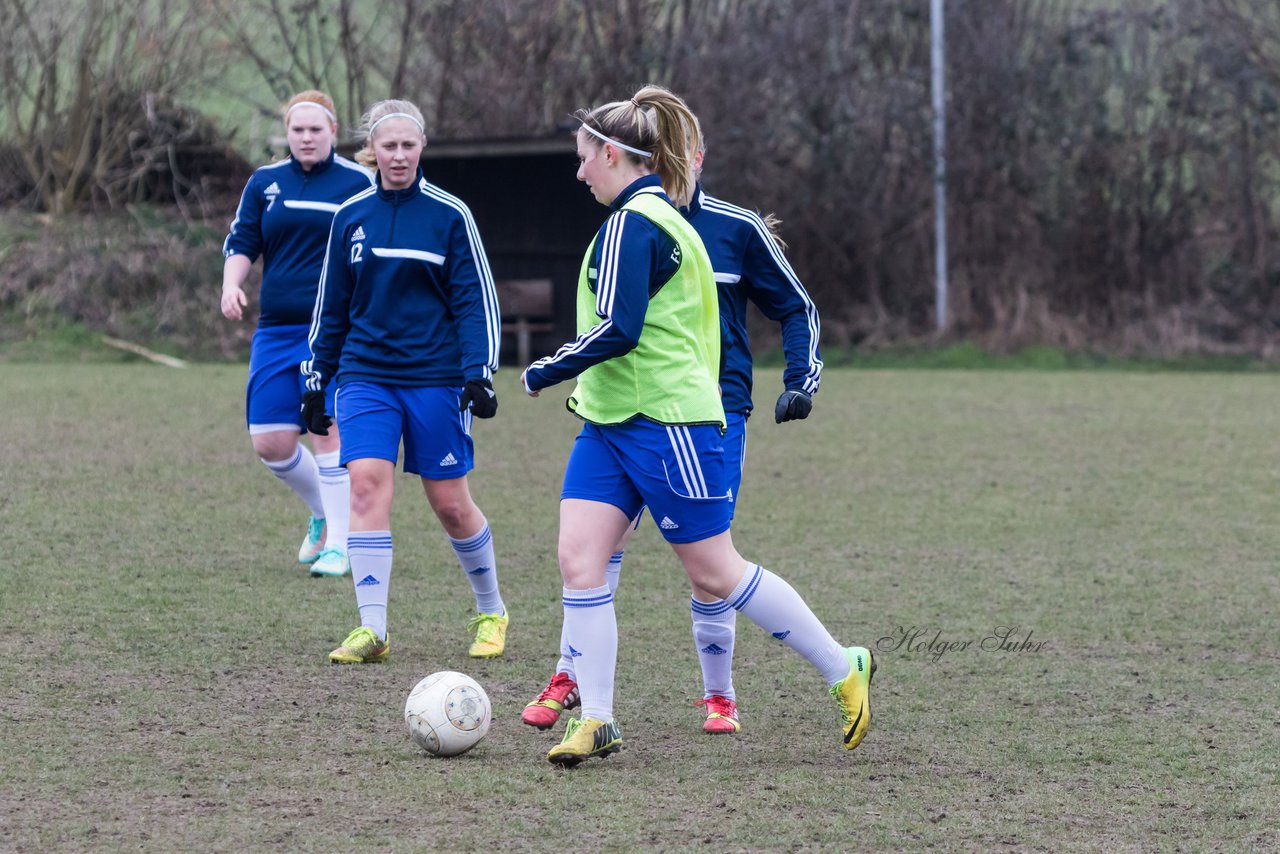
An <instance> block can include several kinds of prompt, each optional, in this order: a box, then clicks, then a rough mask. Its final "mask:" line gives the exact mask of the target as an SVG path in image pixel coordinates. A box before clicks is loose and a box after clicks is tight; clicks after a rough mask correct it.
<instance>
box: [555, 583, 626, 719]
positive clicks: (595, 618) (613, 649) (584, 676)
mask: <svg viewBox="0 0 1280 854" xmlns="http://www.w3.org/2000/svg"><path fill="white" fill-rule="evenodd" d="M563 601H564V626H565V633H566V635H567V637H568V647H569V653H570V655H571V656H573V661H574V665H575V667H574V670H575V671H576V672H575V675H574V678H575V679H576V680H577V682H578V693H579V695H580V696H581V698H582V716H583V717H584V718H595V719H596V720H598V721H611V720H613V674H614V670H615V669H616V668H617V664H618V622H617V617H616V616H615V614H614V610H613V593H611V592H610V591H609V586H608V585H607V584H606V585H604V586H603V587H592V588H589V589H587V590H570V589H569V588H568V587H566V588H564V599H563Z"/></svg>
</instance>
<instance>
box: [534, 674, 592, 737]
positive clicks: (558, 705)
mask: <svg viewBox="0 0 1280 854" xmlns="http://www.w3.org/2000/svg"><path fill="white" fill-rule="evenodd" d="M576 705H578V683H577V682H574V681H573V678H572V677H571V676H569V674H567V673H557V674H556V675H555V676H552V677H551V682H550V683H549V684H548V685H547V687H546V688H543V689H542V693H541V694H539V695H538V699H536V700H534V701H533V702H532V703H530V704H529V705H527V706H525V707H524V711H523V712H521V713H520V720H522V721H524V722H525V723H527V724H528V725H529V726H536V727H537V728H538V729H550V728H551V727H553V726H555V723H556V721H558V720H560V713H561V712H563V711H564V710H565V709H572V708H573V707H574V706H576Z"/></svg>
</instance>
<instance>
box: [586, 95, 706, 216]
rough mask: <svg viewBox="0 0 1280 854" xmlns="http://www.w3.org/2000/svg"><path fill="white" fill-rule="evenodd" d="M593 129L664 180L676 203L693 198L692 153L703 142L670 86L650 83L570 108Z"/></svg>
mask: <svg viewBox="0 0 1280 854" xmlns="http://www.w3.org/2000/svg"><path fill="white" fill-rule="evenodd" d="M574 117H575V118H577V119H578V120H579V121H581V122H582V124H583V125H584V126H585V127H586V128H587V129H588V130H589V131H590V132H591V133H592V135H593V136H598V137H601V138H604V139H606V140H608V141H611V142H613V143H615V145H617V147H618V149H619V150H620V151H622V152H623V156H624V157H627V158H628V159H630V160H631V161H632V162H633V163H635V164H636V165H637V166H641V167H643V168H644V169H646V171H649V172H652V173H654V174H656V175H657V176H658V177H659V178H660V179H662V188H663V189H664V190H665V191H666V193H667V195H668V196H670V197H671V200H672V201H673V202H675V203H676V204H677V205H681V206H684V205H687V204H689V202H690V201H691V200H692V199H693V188H694V185H695V184H696V183H697V181H696V179H695V178H694V174H693V154H694V152H695V151H697V150H698V149H699V148H700V147H701V146H702V131H701V128H700V127H699V125H698V119H697V117H696V116H694V114H693V112H692V111H691V110H690V109H689V107H688V105H687V104H685V102H684V101H683V100H682V99H681V98H680V97H679V96H678V95H676V94H675V93H674V92H672V91H671V90H670V89H666V88H664V87H662V86H656V85H653V84H650V85H648V86H644V87H642V88H641V89H640V91H638V92H636V93H635V94H634V95H632V96H631V97H630V98H629V99H627V100H626V101H613V102H611V103H608V104H603V105H601V106H599V107H595V108H593V109H590V110H579V111H578V112H576V113H574Z"/></svg>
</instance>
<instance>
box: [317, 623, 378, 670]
mask: <svg viewBox="0 0 1280 854" xmlns="http://www.w3.org/2000/svg"><path fill="white" fill-rule="evenodd" d="M389 655H391V644H390V643H389V642H388V641H385V640H382V639H380V638H379V637H378V636H377V635H376V634H375V633H374V631H373V629H371V628H369V627H368V626H361V627H360V628H358V629H356V630H355V631H353V632H352V633H351V634H349V635H347V639H346V640H344V641H343V642H342V646H340V647H338V648H337V649H335V650H334V651H333V652H331V653H329V660H330V661H331V662H333V663H334V664H380V663H382V662H384V661H386V660H387V657H388V656H389Z"/></svg>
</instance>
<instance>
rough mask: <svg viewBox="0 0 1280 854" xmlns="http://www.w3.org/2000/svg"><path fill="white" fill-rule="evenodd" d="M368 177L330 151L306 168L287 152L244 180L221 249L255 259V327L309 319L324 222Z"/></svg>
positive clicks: (362, 187)
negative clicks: (258, 280)
mask: <svg viewBox="0 0 1280 854" xmlns="http://www.w3.org/2000/svg"><path fill="white" fill-rule="evenodd" d="M372 181H373V173H371V172H370V171H369V170H368V169H365V168H364V167H363V166H361V165H360V164H358V163H355V162H353V161H350V160H348V159H346V158H345V157H339V156H337V155H336V154H334V153H333V152H330V153H329V157H328V158H327V159H325V160H321V161H320V162H319V163H316V164H314V165H313V166H312V167H311V169H310V171H303V169H302V166H300V165H299V164H298V161H296V160H294V159H293V157H289V158H288V159H287V160H281V161H280V162H279V163H272V164H271V165H269V166H262V167H260V168H258V169H257V170H256V171H255V172H254V173H253V175H251V176H250V177H249V182H248V183H247V184H245V188H244V192H243V193H242V194H241V195H240V206H239V207H238V208H237V209H236V218H235V220H234V221H233V222H232V223H231V230H230V232H229V233H228V234H227V239H226V240H225V241H223V244H222V254H223V255H224V256H226V257H230V256H232V255H243V256H245V257H246V258H248V259H249V260H250V262H252V261H256V260H257V259H258V256H259V255H261V256H262V290H261V292H260V293H259V295H258V303H259V311H258V325H259V326H296V325H303V324H308V323H310V322H311V312H312V309H314V308H315V304H316V285H317V284H318V283H319V281H320V268H321V266H323V264H324V250H325V241H326V239H327V238H328V236H329V222H330V220H332V219H333V214H334V211H336V210H337V209H338V206H339V205H341V204H342V203H343V202H344V201H346V200H347V199H349V198H351V197H352V196H354V195H355V194H356V193H359V192H361V191H362V190H367V189H369V185H370V183H371V182H372Z"/></svg>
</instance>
